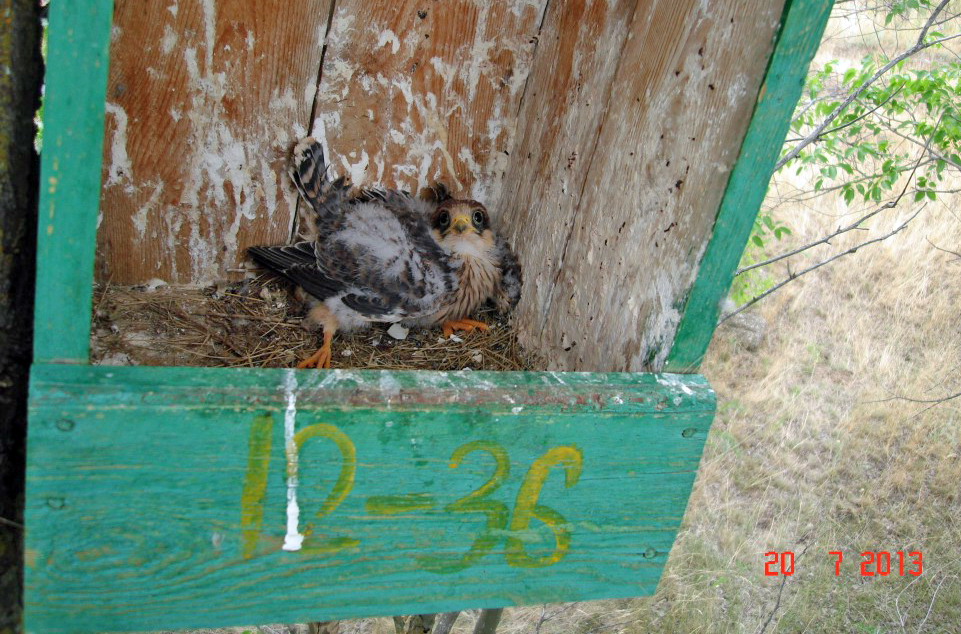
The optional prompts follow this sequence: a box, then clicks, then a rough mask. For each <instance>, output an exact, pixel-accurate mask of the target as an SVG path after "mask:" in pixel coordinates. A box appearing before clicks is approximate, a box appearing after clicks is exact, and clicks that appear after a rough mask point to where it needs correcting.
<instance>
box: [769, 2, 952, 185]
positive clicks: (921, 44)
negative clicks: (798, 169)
mask: <svg viewBox="0 0 961 634" xmlns="http://www.w3.org/2000/svg"><path fill="white" fill-rule="evenodd" d="M948 2H950V0H941V3H940V4H938V6H937V7H935V9H934V11H933V12H932V13H931V17H929V18H928V21H927V22H925V24H924V26H923V27H921V33H920V34H919V35H918V39H917V41H916V42H915V43H914V46H912V47H911V48H909V49H908V50H906V51H904V52H903V53H901V54H900V55H898V56H897V57H895V58H894V59H892V60H891V61H889V62H888V63H887V64H885V65H884V66H882V67H881V68H880V69H879V70H878V71H877V72H875V73H874V75H872V76H871V78H870V79H868V80H867V81H866V82H864V83H863V84H861V85H860V86H858V88H857V89H856V90H855V91H854V92H852V93H851V94H850V95H848V96H847V98H846V99H845V100H844V101H842V102H841V103H839V104H838V105H837V107H835V108H834V110H832V111H831V113H830V114H829V115H828V116H827V117H826V118H825V119H824V120H823V121H822V122H821V123H819V124H818V125H817V126H816V127H815V128H814V129H813V130H812V131H811V133H810V134H808V135H807V136H806V137H804V139H803V140H802V141H801V142H800V143H798V144H797V145H795V146H794V148H793V149H791V151H790V152H788V153H787V154H785V155H784V157H783V158H782V159H781V160H779V161H778V162H777V164H776V165H775V166H774V171H775V172H776V171H778V170H779V169H781V168H782V167H784V165H785V164H786V163H788V162H790V161H792V160H794V159H795V158H797V156H798V154H800V153H801V150H803V149H804V148H805V147H807V146H808V145H810V144H811V143H813V142H814V141H816V140H817V139H818V138H820V136H821V135H822V134H823V133H824V131H825V129H827V127H828V126H829V125H830V124H831V122H832V121H834V120H835V119H837V118H838V115H840V114H841V112H843V111H844V109H845V108H847V107H848V106H850V105H851V103H853V102H854V100H855V99H857V98H858V96H860V94H861V93H862V92H864V91H865V90H867V88H868V87H869V86H871V85H872V84H873V83H874V82H876V81H877V80H878V79H880V78H881V76H883V75H884V74H885V73H887V72H888V71H889V70H891V69H892V68H894V67H895V66H897V65H898V64H899V63H900V62H901V61H902V60H905V59H907V58H908V57H911V56H912V55H914V54H915V53H917V52H918V51H922V50H924V49H926V48H929V47H931V46H934V45H935V44H939V43H941V42H943V41H946V40H948V39H953V38H954V37H957V36H949V37H945V38H940V39H939V40H932V41H930V42H927V43H925V41H924V38H925V37H927V35H928V30H929V29H930V28H931V25H932V24H934V21H935V20H937V18H938V15H939V14H940V13H941V11H943V10H944V7H945V6H947V4H948Z"/></svg>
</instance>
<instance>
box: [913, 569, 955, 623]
mask: <svg viewBox="0 0 961 634" xmlns="http://www.w3.org/2000/svg"><path fill="white" fill-rule="evenodd" d="M947 578H948V577H947V575H945V576H943V577H941V581H939V582H938V587H937V588H935V589H934V594H933V595H932V596H931V603H929V604H928V613H927V614H925V615H924V618H923V619H921V622H920V623H918V632H919V633H920V632H921V629H922V628H923V627H924V624H925V623H927V621H928V617H929V616H931V610H932V609H933V608H934V600H935V599H937V598H938V592H939V591H940V590H941V586H943V585H944V580H945V579H947ZM952 578H953V577H952Z"/></svg>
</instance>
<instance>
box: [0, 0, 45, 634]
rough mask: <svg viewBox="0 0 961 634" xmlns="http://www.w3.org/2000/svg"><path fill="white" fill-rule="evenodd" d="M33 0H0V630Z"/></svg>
mask: <svg viewBox="0 0 961 634" xmlns="http://www.w3.org/2000/svg"><path fill="white" fill-rule="evenodd" d="M41 11H42V9H41V7H40V3H39V2H37V0H0V15H3V16H5V17H6V19H4V20H0V66H2V67H3V69H4V72H0V632H3V631H6V632H19V631H20V630H21V628H22V625H21V624H22V611H23V590H22V588H23V563H22V562H23V491H24V469H25V454H26V429H27V422H26V421H27V418H26V411H27V374H28V370H29V367H30V361H31V348H32V344H33V337H32V330H33V285H34V270H35V262H34V258H35V257H36V227H37V196H38V187H37V186H38V178H39V159H38V157H37V153H36V151H35V150H34V136H35V134H36V130H35V127H34V123H33V117H34V113H35V112H36V110H37V107H38V105H39V100H40V87H41V85H42V82H43V59H42V57H41V54H40V39H41V27H40V14H41Z"/></svg>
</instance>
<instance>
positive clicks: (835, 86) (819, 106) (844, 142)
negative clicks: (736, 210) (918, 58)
mask: <svg viewBox="0 0 961 634" xmlns="http://www.w3.org/2000/svg"><path fill="white" fill-rule="evenodd" d="M939 35H940V34H938V33H935V34H929V36H928V37H936V36H939ZM937 46H940V45H937ZM887 62H888V60H887V59H885V58H883V57H882V56H880V55H878V54H875V55H869V56H866V57H864V58H863V59H862V60H861V62H860V66H859V67H857V68H855V67H851V68H847V69H846V70H844V71H843V72H842V71H841V70H840V69H838V63H837V62H830V63H828V64H825V66H824V67H823V68H822V69H820V70H818V71H816V72H814V73H812V74H811V77H810V78H809V80H808V83H807V91H806V94H807V96H808V99H809V101H808V102H807V103H806V104H804V105H802V107H801V109H800V111H799V113H798V115H797V116H796V118H795V119H794V121H793V122H792V124H791V130H792V131H793V132H794V133H795V134H797V135H799V136H804V135H805V134H807V133H808V132H809V131H810V130H811V129H813V128H814V127H815V126H817V125H818V124H819V123H820V122H821V121H823V120H824V119H825V118H826V117H828V116H829V115H830V114H831V113H832V112H833V111H834V110H835V109H836V108H837V107H838V106H839V105H840V103H841V101H842V100H843V99H844V97H846V96H847V95H848V94H851V93H853V92H855V91H857V90H859V89H861V88H862V86H864V84H865V83H866V82H867V81H869V80H870V79H871V77H873V76H874V74H875V73H876V72H877V70H878V68H879V67H880V66H882V65H883V64H886V63H887ZM959 97H961V63H959V62H957V61H953V62H948V63H943V64H934V65H932V67H931V68H926V69H906V68H905V67H904V62H901V63H899V64H898V65H896V66H895V67H894V68H892V69H891V70H890V71H889V72H888V73H886V74H885V75H883V76H882V77H880V78H879V79H878V80H877V81H875V82H873V83H872V84H870V85H868V86H867V87H865V88H864V89H863V91H862V92H861V93H860V95H859V96H858V98H857V99H855V100H854V101H853V102H852V103H851V104H850V105H849V106H847V107H846V108H845V109H844V110H842V111H841V112H840V113H839V114H838V116H837V117H836V118H835V119H834V121H833V122H832V123H831V124H830V126H829V127H828V128H827V129H826V130H825V131H824V132H823V133H822V134H821V135H820V136H819V137H818V139H817V140H816V141H815V142H814V143H811V144H810V145H808V146H807V147H806V148H804V149H803V150H801V152H800V154H798V156H797V158H795V159H794V160H793V161H791V162H789V163H788V165H792V164H793V165H792V166H796V170H797V173H801V172H802V171H803V170H805V169H809V168H810V169H814V170H816V173H817V174H818V178H817V179H816V180H815V182H814V191H815V192H818V191H825V192H839V193H840V194H841V195H842V196H843V198H844V200H845V202H847V203H848V204H851V203H853V202H854V201H855V200H856V199H860V200H864V201H868V202H870V201H873V202H880V201H881V200H882V199H883V198H884V197H885V196H887V195H888V194H890V193H891V192H892V191H893V190H895V189H896V186H897V185H898V182H899V179H900V178H901V176H902V175H903V174H905V173H906V172H911V171H912V170H913V169H914V167H915V165H916V164H918V159H919V157H920V156H921V154H922V152H923V148H924V145H925V143H929V148H930V150H931V151H932V154H933V156H928V157H924V158H923V159H921V162H920V164H918V171H917V174H916V176H917V180H916V182H915V187H916V188H917V190H918V191H917V194H916V196H917V199H918V200H920V199H922V198H925V197H927V198H931V199H932V200H933V199H935V198H937V185H938V184H939V183H940V182H942V181H943V180H944V178H945V170H946V168H947V167H948V166H949V165H950V166H951V167H953V168H955V169H959V168H961V158H959V152H961V112H959V107H958V106H959ZM785 167H787V166H785Z"/></svg>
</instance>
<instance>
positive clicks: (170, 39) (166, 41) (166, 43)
mask: <svg viewBox="0 0 961 634" xmlns="http://www.w3.org/2000/svg"><path fill="white" fill-rule="evenodd" d="M176 45H177V33H176V32H175V31H174V30H173V27H172V26H170V25H169V24H167V25H164V36H163V37H162V38H161V39H160V50H161V51H162V52H163V54H164V55H169V54H170V51H172V50H174V46H176Z"/></svg>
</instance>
